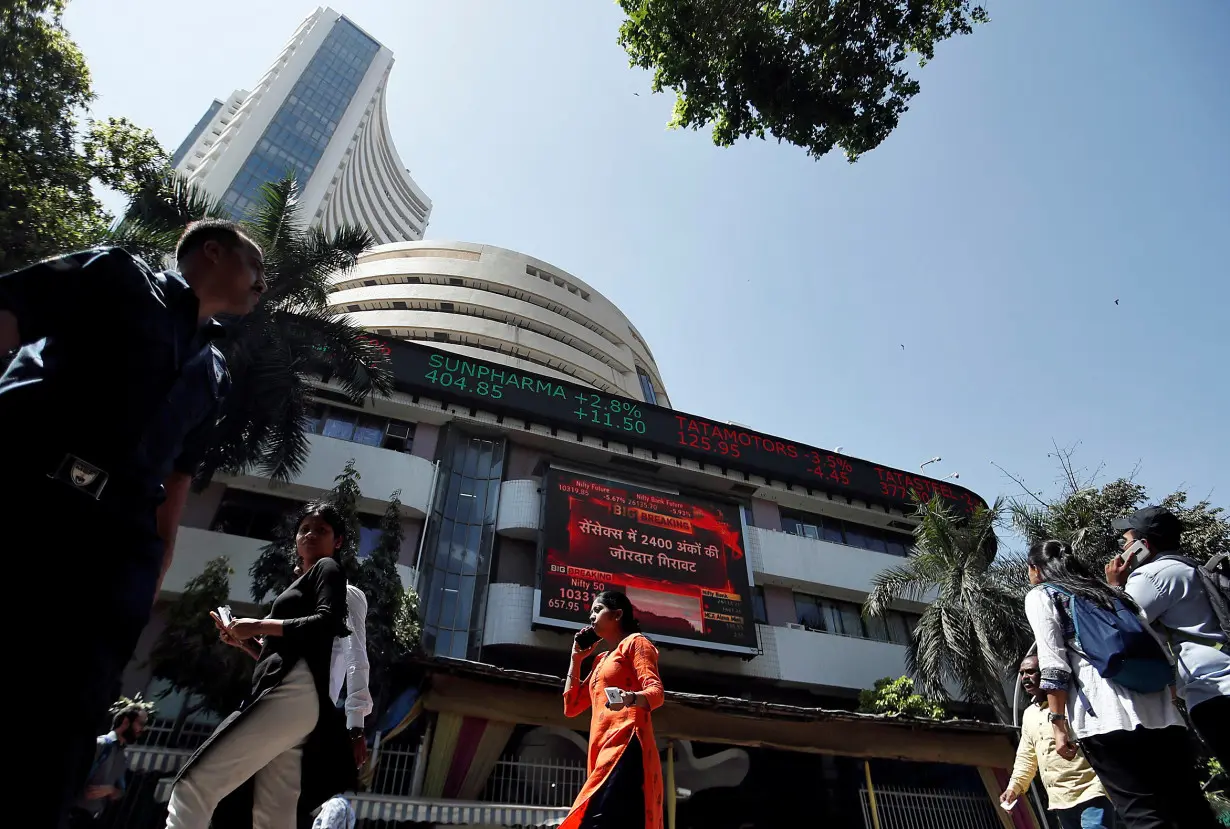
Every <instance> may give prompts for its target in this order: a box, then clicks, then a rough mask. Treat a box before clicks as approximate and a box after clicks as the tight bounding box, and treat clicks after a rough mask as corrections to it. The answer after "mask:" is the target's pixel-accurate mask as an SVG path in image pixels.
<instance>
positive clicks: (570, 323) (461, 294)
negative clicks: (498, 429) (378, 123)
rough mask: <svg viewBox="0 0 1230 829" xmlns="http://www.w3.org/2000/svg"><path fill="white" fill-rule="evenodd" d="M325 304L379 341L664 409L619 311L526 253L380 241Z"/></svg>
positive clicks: (649, 363) (650, 362)
mask: <svg viewBox="0 0 1230 829" xmlns="http://www.w3.org/2000/svg"><path fill="white" fill-rule="evenodd" d="M331 302H332V305H333V307H334V308H335V309H337V310H340V311H344V312H346V313H348V314H349V316H350V318H351V320H352V321H353V322H355V323H356V324H358V325H360V326H362V327H363V328H365V329H367V330H368V331H371V332H372V333H374V334H377V335H380V336H385V337H396V338H398V339H403V340H418V341H423V342H429V343H431V344H432V345H435V346H438V347H443V348H447V349H449V350H451V351H456V352H458V353H461V354H464V355H468V356H471V357H475V358H478V359H482V360H488V361H491V362H496V363H503V364H505V365H509V366H512V367H515V368H518V369H521V370H524V371H532V372H535V373H537V374H543V375H547V376H549V377H556V378H559V379H563V380H571V381H573V382H580V383H583V384H585V385H587V386H590V387H592V388H595V389H598V390H600V391H604V392H608V393H611V394H620V395H623V396H625V397H632V398H637V399H640V400H644V401H646V402H649V403H654V404H656V405H659V406H667V407H669V406H670V398H669V397H668V395H667V393H666V386H665V384H664V383H663V381H662V375H661V373H660V372H659V371H658V366H657V363H656V362H655V361H654V358H653V353H652V352H651V351H650V350H649V346H648V345H647V344H646V342H645V340H644V338H643V337H641V335H640V334H639V333H638V332H637V330H636V328H635V327H634V326H633V325H632V323H631V322H630V321H629V320H628V318H627V317H626V316H624V314H623V312H622V311H620V310H619V309H618V308H617V307H616V306H615V305H614V303H612V302H611V301H610V300H608V299H607V298H606V297H604V296H602V294H600V293H598V292H597V291H595V290H594V289H593V288H591V287H590V286H589V285H588V284H586V283H585V282H582V281H581V280H580V279H577V278H576V277H575V276H573V275H572V274H569V273H568V272H567V271H564V270H562V269H560V268H557V267H555V266H554V265H551V264H549V263H547V262H543V261H542V260H540V259H535V258H533V257H531V256H527V255H525V254H523V253H518V252H516V251H512V250H505V249H504V248H497V247H493V246H491V245H476V244H470V243H467V242H434V241H433V242H407V243H400V244H391V245H381V246H380V247H377V248H374V249H373V250H371V251H368V252H367V253H365V254H363V256H361V257H360V258H359V263H358V265H357V267H355V268H354V270H352V271H350V272H348V273H346V274H345V275H343V276H340V277H338V278H337V280H336V281H335V282H334V285H333V293H332V296H331Z"/></svg>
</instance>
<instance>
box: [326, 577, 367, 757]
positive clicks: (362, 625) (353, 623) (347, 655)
mask: <svg viewBox="0 0 1230 829" xmlns="http://www.w3.org/2000/svg"><path fill="white" fill-rule="evenodd" d="M346 612H347V614H346V615H347V618H346V623H347V625H348V627H349V628H350V635H349V636H346V637H343V638H341V639H334V640H333V661H332V665H331V668H330V670H329V694H330V696H331V697H332V698H333V699H338V698H339V697H340V696H341V693H342V686H343V685H345V686H346V702H345V704H344V705H345V709H346V729H347V731H348V733H349V734H350V742H351V745H352V746H353V747H354V764H355V768H359V767H361V766H362V765H363V764H364V763H365V762H367V741H366V739H364V736H363V721H364V720H365V719H367V715H368V714H370V713H371V712H372V706H373V703H372V694H371V690H370V689H369V688H368V685H367V683H368V678H369V677H370V676H371V670H372V669H371V663H370V662H369V661H368V658H367V597H366V596H364V595H363V591H362V590H360V589H359V588H357V587H355V586H354V585H353V584H349V583H347V585H346Z"/></svg>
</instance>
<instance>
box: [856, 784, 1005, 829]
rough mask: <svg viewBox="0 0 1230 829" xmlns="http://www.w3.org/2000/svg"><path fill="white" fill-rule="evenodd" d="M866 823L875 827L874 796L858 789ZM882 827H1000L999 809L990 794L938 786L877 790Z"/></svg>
mask: <svg viewBox="0 0 1230 829" xmlns="http://www.w3.org/2000/svg"><path fill="white" fill-rule="evenodd" d="M859 800H860V802H861V803H862V807H863V825H864V826H865V827H866V829H874V827H875V823H874V822H873V821H872V817H871V799H870V798H869V797H868V795H867V789H865V788H864V789H859ZM875 801H876V813H877V815H878V817H879V819H880V827H879V829H1000V822H999V815H997V814H996V813H995V809H996V808H997V807H996V805H995V804H994V803H992V802H991V798H990V797H989V796H987V795H973V794H967V793H965V792H948V791H937V790H935V789H899V788H880V787H878V786H877V787H876V789H875Z"/></svg>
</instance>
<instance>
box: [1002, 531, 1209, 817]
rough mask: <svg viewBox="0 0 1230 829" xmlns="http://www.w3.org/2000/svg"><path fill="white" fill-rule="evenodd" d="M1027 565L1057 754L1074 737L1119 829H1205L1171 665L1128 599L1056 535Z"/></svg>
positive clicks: (1031, 615)
mask: <svg viewBox="0 0 1230 829" xmlns="http://www.w3.org/2000/svg"><path fill="white" fill-rule="evenodd" d="M1028 563H1029V581H1030V583H1031V584H1033V585H1035V587H1034V589H1033V590H1031V591H1030V592H1029V593H1028V595H1026V597H1025V614H1026V616H1027V617H1028V619H1029V625H1030V627H1031V628H1033V632H1034V637H1035V638H1036V639H1037V643H1038V662H1039V665H1040V667H1041V671H1042V681H1041V689H1042V691H1044V692H1045V693H1046V696H1047V708H1048V717H1047V718H1048V720H1049V721H1050V724H1051V730H1052V734H1053V736H1054V740H1055V749H1056V752H1057V753H1058V754H1059V755H1060V756H1061V757H1063V758H1064V759H1068V760H1070V759H1072V758H1073V757H1075V756H1076V752H1077V750H1078V749H1077V743H1078V742H1079V744H1080V750H1083V751H1084V753H1085V757H1086V759H1088V760H1089V764H1090V765H1091V766H1093V770H1094V771H1095V772H1097V774H1098V777H1099V778H1100V779H1101V781H1102V785H1103V786H1105V788H1106V791H1107V793H1108V794H1109V795H1110V799H1111V802H1112V803H1113V804H1114V806H1115V810H1116V811H1117V812H1118V814H1119V817H1120V819H1121V820H1122V822H1123V824H1124V825H1125V826H1126V827H1128V829H1206V828H1207V829H1213V827H1215V826H1217V825H1218V824H1217V819H1216V817H1214V815H1213V811H1212V809H1211V808H1210V806H1209V804H1208V801H1206V800H1205V798H1204V794H1203V793H1202V792H1201V790H1200V778H1199V776H1198V772H1197V769H1196V757H1195V753H1194V752H1193V750H1192V743H1191V736H1190V735H1189V733H1188V731H1187V728H1186V727H1185V726H1184V724H1183V717H1182V715H1180V713H1179V711H1178V709H1177V708H1175V706H1174V694H1173V689H1172V688H1171V687H1170V685H1171V683H1172V682H1173V667H1172V666H1171V665H1170V662H1169V660H1168V659H1167V657H1166V655H1165V653H1164V651H1163V650H1162V646H1161V644H1160V643H1159V642H1158V640H1157V639H1156V638H1155V637H1154V636H1153V635H1152V633H1151V632H1150V631H1149V629H1148V627H1147V626H1146V625H1145V623H1144V621H1143V620H1142V618H1141V617H1140V615H1139V609H1138V608H1137V607H1136V604H1135V602H1133V601H1132V599H1131V598H1130V597H1129V596H1128V595H1127V594H1126V593H1124V592H1123V591H1121V590H1118V589H1116V588H1113V587H1110V586H1109V585H1107V584H1106V583H1105V582H1104V581H1102V580H1101V579H1099V578H1097V577H1096V576H1094V574H1093V572H1092V571H1091V570H1090V569H1089V568H1088V567H1087V566H1085V565H1084V564H1083V563H1082V562H1081V561H1080V560H1079V559H1077V558H1076V556H1074V555H1073V554H1072V549H1071V547H1069V546H1068V545H1067V544H1065V543H1064V542H1062V541H1054V540H1052V541H1039V542H1037V543H1035V544H1034V545H1033V546H1031V547H1030V548H1029V557H1028Z"/></svg>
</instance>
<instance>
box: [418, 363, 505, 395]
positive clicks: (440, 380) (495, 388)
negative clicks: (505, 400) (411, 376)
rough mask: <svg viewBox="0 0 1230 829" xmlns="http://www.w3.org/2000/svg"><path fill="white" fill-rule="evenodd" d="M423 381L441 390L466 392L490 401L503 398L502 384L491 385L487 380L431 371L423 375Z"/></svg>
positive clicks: (437, 370) (435, 370)
mask: <svg viewBox="0 0 1230 829" xmlns="http://www.w3.org/2000/svg"><path fill="white" fill-rule="evenodd" d="M423 379H425V380H427V382H429V383H431V384H432V385H436V386H440V387H441V388H445V389H456V390H457V391H467V392H470V393H471V394H477V395H479V396H481V397H490V398H491V399H492V400H499V399H500V398H501V397H503V396H504V385H503V384H502V383H492V382H490V381H487V380H475V379H474V378H473V377H465V376H463V375H460V374H453V373H452V372H451V371H440V370H439V369H432V370H431V371H429V372H427V373H426V374H424V375H423Z"/></svg>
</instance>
